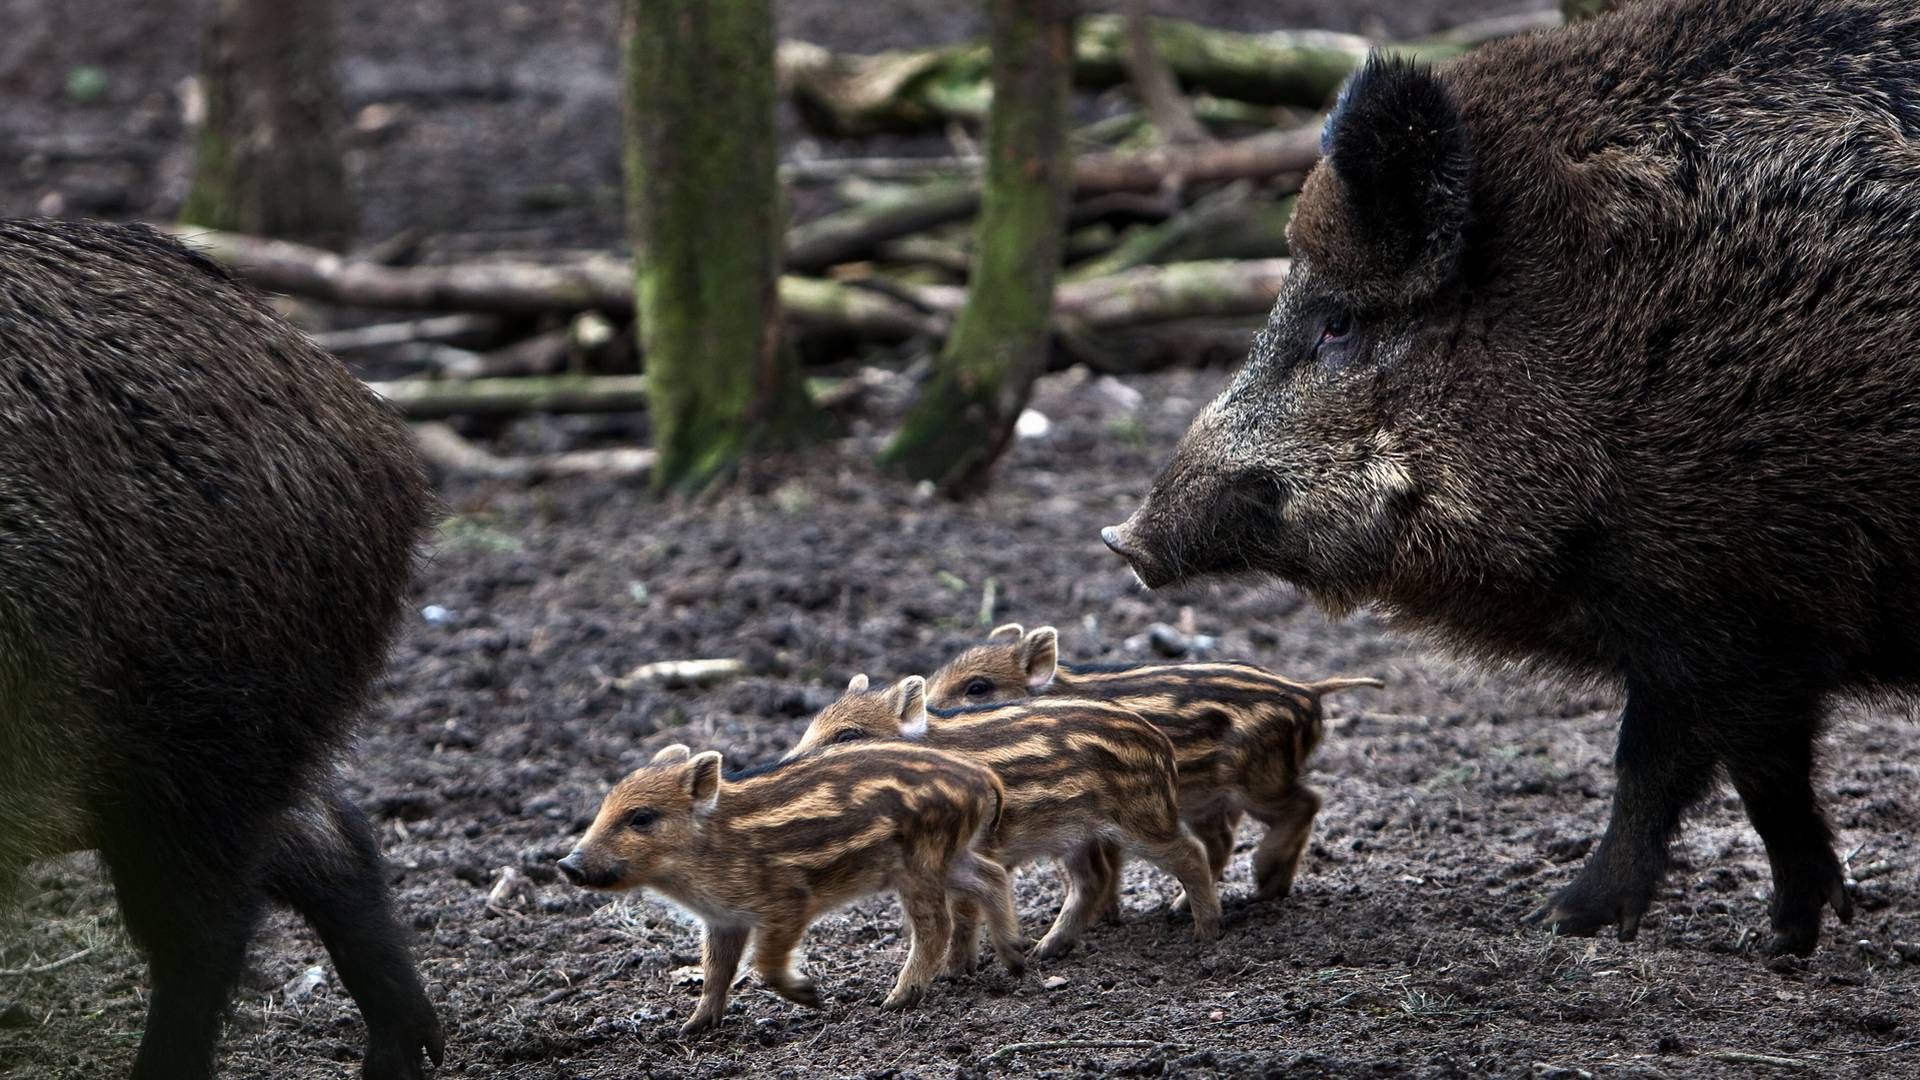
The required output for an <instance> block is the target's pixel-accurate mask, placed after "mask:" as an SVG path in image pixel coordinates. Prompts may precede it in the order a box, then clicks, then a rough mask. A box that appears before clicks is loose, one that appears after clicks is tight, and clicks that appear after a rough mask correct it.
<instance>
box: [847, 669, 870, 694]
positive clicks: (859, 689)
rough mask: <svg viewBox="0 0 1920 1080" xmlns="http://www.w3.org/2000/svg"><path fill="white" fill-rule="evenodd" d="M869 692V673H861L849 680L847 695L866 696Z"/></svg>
mask: <svg viewBox="0 0 1920 1080" xmlns="http://www.w3.org/2000/svg"><path fill="white" fill-rule="evenodd" d="M866 691H867V673H866V672H864V671H863V672H861V673H860V674H858V675H855V676H854V677H853V678H851V679H848V680H847V693H849V694H864V693H866Z"/></svg>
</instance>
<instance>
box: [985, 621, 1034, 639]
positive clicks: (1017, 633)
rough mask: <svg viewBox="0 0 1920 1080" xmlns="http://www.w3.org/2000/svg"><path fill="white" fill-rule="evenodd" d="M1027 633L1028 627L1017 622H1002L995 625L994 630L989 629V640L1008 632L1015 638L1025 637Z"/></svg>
mask: <svg viewBox="0 0 1920 1080" xmlns="http://www.w3.org/2000/svg"><path fill="white" fill-rule="evenodd" d="M1026 633H1027V631H1026V629H1025V628H1024V627H1022V626H1021V625H1020V624H1019V623H1017V622H1010V623H1002V624H1000V625H999V626H996V627H994V628H993V629H992V630H989V631H987V640H988V641H992V640H994V639H995V638H997V637H999V636H1000V635H1002V634H1007V635H1010V636H1012V637H1015V638H1021V637H1025V636H1026Z"/></svg>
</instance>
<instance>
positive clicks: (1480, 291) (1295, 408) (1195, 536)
mask: <svg viewBox="0 0 1920 1080" xmlns="http://www.w3.org/2000/svg"><path fill="white" fill-rule="evenodd" d="M1324 144H1325V147H1324V148H1325V151H1326V158H1325V160H1324V161H1323V162H1322V163H1321V164H1320V165H1319V166H1318V167H1317V168H1316V169H1315V170H1314V172H1313V173H1312V175H1311V176H1310V177H1309V178H1308V180H1307V183H1306V187H1305V190H1304V191H1303V192H1302V193H1301V196H1300V199H1299V203H1298V209H1297V211H1296V215H1295V218H1294V221H1293V225H1292V230H1291V235H1292V242H1293V248H1294V251H1295V253H1296V256H1297V258H1296V261H1295V263H1294V267H1293V271H1292V275H1291V277H1290V278H1289V280H1288V282H1287V284H1286V287H1285V288H1284V289H1283V290H1282V292H1281V294H1280V297H1279V299H1278V300H1277V301H1276V302H1275V304H1274V308H1273V313H1272V315H1271V317H1270V319H1269V321H1268V325H1267V328H1266V329H1265V330H1264V331H1263V332H1262V333H1261V334H1260V335H1259V337H1258V339H1257V341H1256V343H1255V345H1254V349H1253V352H1252V355H1251V357H1250V359H1249V360H1248V362H1247V365H1246V367H1245V368H1244V369H1243V370H1242V371H1240V372H1239V373H1238V375H1237V377H1236V378H1235V379H1234V380H1233V382H1232V383H1231V385H1230V386H1228V388H1227V389H1226V391H1225V392H1224V393H1222V394H1221V395H1220V397H1219V398H1218V399H1216V400H1215V401H1214V402H1213V403H1212V404H1210V405H1209V406H1208V407H1207V408H1206V409H1205V410H1204V411H1203V412H1202V413H1201V414H1200V416H1199V417H1198V418H1197V419H1196V420H1195V421H1194V424H1193V426H1192V428H1191V430H1189V431H1188V432H1187V434H1186V436H1185V437H1184V438H1183V439H1182V440H1181V442H1180V445H1179V446H1178V448H1177V449H1176V450H1175V451H1174V454H1173V458H1172V460H1171V461H1170V462H1169V463H1168V464H1167V466H1166V469H1165V471H1164V472H1163V473H1162V474H1161V476H1160V477H1159V479H1158V481H1157V482H1156V483H1155V485H1154V487H1153V489H1152V491H1151V493H1150V494H1149V495H1148V497H1147V500H1146V502H1145V504H1144V505H1143V506H1142V507H1141V508H1140V509H1139V510H1138V511H1136V512H1135V513H1134V514H1133V516H1132V517H1131V518H1129V519H1128V521H1127V522H1126V524H1124V525H1121V526H1119V527H1118V528H1110V529H1108V530H1105V531H1104V533H1103V536H1104V537H1105V539H1106V540H1107V543H1108V544H1109V545H1110V546H1111V547H1112V548H1113V549H1114V550H1115V551H1116V552H1118V553H1120V554H1121V555H1123V556H1125V557H1126V558H1127V559H1128V561H1129V562H1131V563H1132V565H1133V567H1134V569H1135V571H1136V572H1137V573H1138V574H1139V576H1140V578H1141V579H1142V580H1143V581H1144V582H1145V583H1147V584H1148V585H1150V586H1160V585H1165V584H1167V583H1169V582H1173V581H1177V580H1180V579H1184V578H1190V577H1194V576H1196V575H1209V574H1233V573H1240V572H1255V573H1261V574H1271V575H1277V576H1278V577H1281V578H1284V579H1286V580H1288V581H1291V582H1293V583H1295V584H1296V585H1298V586H1300V587H1301V588H1302V589H1303V590H1304V591H1306V592H1308V593H1309V594H1310V595H1312V596H1314V597H1315V598H1317V599H1318V600H1319V601H1320V602H1322V603H1323V604H1324V605H1325V606H1327V607H1329V608H1331V609H1333V610H1336V611H1339V610H1343V609H1347V608H1350V607H1352V606H1353V605H1355V604H1358V603H1362V602H1372V603H1375V604H1377V605H1379V607H1380V608H1381V609H1382V610H1384V611H1385V612H1387V613H1389V614H1390V615H1391V616H1393V617H1395V618H1397V619H1398V620H1399V621H1401V622H1403V623H1405V624H1407V625H1411V626H1414V627H1420V628H1424V629H1426V630H1429V631H1431V632H1433V633H1434V634H1435V635H1436V636H1437V637H1439V638H1441V639H1443V640H1445V641H1448V642H1450V643H1452V644H1453V645H1455V646H1457V647H1458V648H1460V649H1462V650H1464V651H1466V652H1468V653H1472V654H1477V655H1479V656H1482V657H1486V658H1490V659H1495V660H1516V659H1517V660H1520V661H1523V662H1527V663H1530V664H1532V665H1533V666H1535V667H1537V668H1540V669H1545V670H1551V671H1557V672H1559V673H1562V674H1568V675H1572V676H1574V677H1578V678H1586V679H1594V680H1603V681H1608V682H1613V683H1616V684H1618V685H1621V686H1622V687H1623V688H1624V691H1625V708H1624V711H1623V713H1622V715H1621V721H1620V741H1619V749H1618V753H1617V756H1616V758H1615V765H1616V769H1617V774H1618V785H1617V789H1616V791H1615V794H1614V803H1613V815H1612V820H1611V821H1610V822H1609V824H1608V827H1607V831H1606V834H1605V836H1604V837H1603V839H1602V840H1601V842H1600V844H1599V846H1598V847H1597V848H1596V849H1595V851H1594V853H1593V855H1592V856H1591V858H1590V859H1589V861H1588V863H1587V865H1586V867H1585V869H1584V870H1582V872H1581V873H1580V875H1579V877H1578V878H1576V879H1575V880H1574V881H1573V883H1572V884H1570V885H1569V886H1567V887H1566V888H1565V889H1563V890H1561V891H1560V892H1559V893H1558V894H1557V895H1555V896H1554V897H1553V898H1552V899H1551V900H1550V901H1549V902H1548V903H1547V905H1546V906H1545V907H1543V908H1542V909H1541V910H1540V911H1539V912H1538V913H1536V918H1537V919H1540V920H1542V921H1545V922H1548V923H1551V924H1553V925H1555V926H1558V927H1559V928H1560V929H1561V930H1563V931H1567V932H1571V933H1580V934H1586V933H1592V932H1595V931H1596V930H1598V929H1599V928H1601V927H1604V926H1607V925H1614V926H1617V927H1618V929H1619V932H1620V935H1621V937H1623V938H1630V937H1632V936H1633V934H1634V933H1635V931H1636V929H1637V927H1638V925H1639V923H1640V920H1641V917H1642V915H1643V913H1644V912H1645V911H1646V910H1647V906H1648V903H1649V901H1650V899H1651V897H1652V895H1653V892H1654V889H1655V887H1656V886H1657V884H1658V882H1659V880H1660V878H1661V875H1662V873H1663V871H1664V870H1665V868H1666V865H1667V845H1668V842H1669V840H1670V838H1671V837H1672V835H1673V834H1674V832H1675V831H1676V829H1677V827H1678V824H1679V822H1680V817H1681V814H1682V812H1683V811H1684V810H1685V809H1686V808H1687V807H1688V806H1689V805H1691V804H1693V803H1694V802H1696V801H1698V800H1699V799H1700V798H1701V797H1702V795H1703V794H1705V793H1706V792H1707V791H1708V789H1709V788H1710V787H1711V786H1712V784H1713V782H1714V777H1715V775H1716V772H1717V771H1719V770H1724V771H1725V773H1726V775H1727V776H1728V777H1729V778H1730V779H1731V780H1732V782H1733V786H1734V788H1735V789H1736V790H1737V791H1738V792H1739V794H1740V796H1741V799H1742V801H1743V802H1744V803H1745V805H1746V808H1747V814H1748V817H1749V819H1750V820H1751V821H1752V823H1753V826H1754V828H1755V829H1756V830H1757V831H1758V832H1759V834H1760V836H1761V838H1762V839H1763V840H1764V842H1765V844H1766V849H1767V855H1768V860H1769V862H1770V863H1771V864H1772V869H1773V879H1774V894H1773V903H1772V922H1773V929H1774V932H1775V933H1774V937H1773V939H1772V945H1771V947H1772V950H1773V951H1775V952H1792V953H1802V954H1804V953H1807V952H1810V951H1811V950H1812V949H1813V947H1814V945H1815V942H1816V941H1817V939H1818V936H1819V929H1820V919H1821V914H1822V908H1823V907H1824V906H1827V905H1831V906H1832V907H1833V908H1834V909H1835V911H1836V912H1837V913H1838V914H1839V915H1840V917H1841V918H1842V919H1843V920H1844V919H1846V918H1847V917H1848V915H1849V913H1850V903H1849V899H1848V895H1847V892H1846V889H1845V885H1844V878H1843V875H1842V873H1841V868H1840V864H1839V862H1838V860H1836V859H1835V857H1834V853H1833V842H1832V837H1831V834H1830V833H1829V831H1828V827H1827V824H1826V821H1825V820H1824V818H1823V817H1822V815H1821V812H1820V810H1819V808H1818V806H1817V804H1816V800H1815V796H1814V790H1813V784H1812V768H1813V761H1814V745H1815V741H1816V738H1817V736H1818V735H1819V733H1820V729H1821V725H1822V719H1823V717H1824V715H1825V713H1826V710H1827V706H1828V703H1829V701H1830V700H1831V699H1833V698H1834V697H1836V696H1840V695H1854V694H1869V695H1871V694H1876V693H1886V692H1899V691H1903V690H1910V689H1914V688H1916V686H1917V685H1920V277H1916V272H1917V268H1920V6H1916V5H1914V4H1912V3H1910V2H1908V0H1677V2H1673V3H1664V4H1657V3H1640V4H1630V5H1628V6H1627V7H1626V8H1625V9H1624V10H1621V11H1618V12H1616V13H1615V14H1613V15H1611V16H1606V17H1602V18H1600V19H1598V20H1595V21H1592V22H1589V23H1583V24H1581V25H1579V26H1575V27H1571V28H1568V29H1565V30H1562V31H1558V32H1553V33H1548V34H1542V35H1537V36H1532V37H1526V38H1522V39H1518V40H1513V41H1509V42H1506V43H1503V44H1498V45H1493V46H1489V47H1487V48H1485V49H1483V50H1481V51H1479V52H1477V53H1475V54H1473V55H1471V56H1468V57H1466V58H1464V59H1462V60H1460V61H1458V62H1457V63H1455V64H1453V65H1451V66H1449V67H1446V68H1444V69H1442V70H1440V71H1437V72H1429V71H1427V70H1423V69H1420V68H1417V67H1414V66H1410V65H1408V64H1406V63H1401V62H1397V61H1393V60H1387V59H1380V58H1375V59H1372V60H1370V61H1369V62H1368V63H1367V64H1366V65H1365V67H1364V68H1363V69H1362V70H1361V71H1360V72H1359V73H1358V74H1357V75H1356V76H1355V77H1354V78H1353V79H1352V81H1351V82H1350V84H1349V85H1348V87H1347V88H1346V90H1345V91H1344V93H1343V95H1342V97H1341V99H1340V101H1339V102H1338V103H1337V104H1336V105H1335V108H1334V110H1333V112H1332V115H1331V117H1330V118H1329V120H1328V122H1327V126H1326V132H1325V137H1324Z"/></svg>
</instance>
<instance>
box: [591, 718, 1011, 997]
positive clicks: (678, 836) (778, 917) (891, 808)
mask: <svg viewBox="0 0 1920 1080" xmlns="http://www.w3.org/2000/svg"><path fill="white" fill-rule="evenodd" d="M1005 802H1006V794H1005V791H1004V789H1003V788H1002V787H1001V784H1000V781H999V779H998V778H997V777H995V776H994V774H993V772H992V771H991V770H989V769H986V768H983V767H981V766H979V765H976V764H974V763H972V762H970V761H968V760H966V759H965V758H964V757H961V756H960V755H957V754H949V753H943V752H941V751H938V750H933V749H930V748H927V747H921V746H912V745H908V744H904V743H899V742H893V743H884V744H865V745H859V746H848V747H828V748H826V749H824V750H820V751H817V752H814V753H809V754H803V755H800V756H798V757H795V758H793V759H792V760H790V761H787V762H784V763H782V764H781V765H780V766H779V767H777V768H766V769H756V770H751V771H749V772H746V773H740V774H735V775H732V776H724V777H723V776H722V774H721V769H720V755H719V754H718V753H715V752H713V751H708V752H706V753H703V754H698V755H694V754H690V753H689V751H688V750H687V748H686V747H685V746H678V745H676V746H670V747H667V748H666V749H664V750H662V751H660V752H659V754H657V755H655V757H654V760H653V762H652V763H650V764H648V765H646V766H643V767H641V768H639V769H636V770H634V772H633V773H631V774H630V775H628V776H627V777H626V778H625V779H623V780H621V781H620V783H619V784H618V785H616V786H615V787H614V789H613V791H611V792H610V793H608V795H607V797H606V799H605V800H603V801H602V803H601V805H600V811H599V813H598V814H597V815H595V817H594V821H593V825H592V826H591V827H590V828H589V829H588V830H587V834H586V836H585V837H583V838H582V839H581V841H580V843H579V844H578V845H577V846H576V847H575V848H574V850H573V852H572V853H571V854H569V855H568V856H567V857H566V858H565V859H563V860H561V863H560V868H561V870H562V871H563V872H564V873H565V874H566V875H567V877H568V879H569V880H571V881H573V882H575V883H576V884H580V885H585V886H588V887H591V888H601V889H636V888H643V887H644V888H648V889H652V890H654V891H655V892H658V893H659V894H661V895H662V896H665V897H666V898H668V899H669V900H672V901H673V902H675V903H677V904H679V905H680V906H681V907H684V908H686V909H687V910H688V911H690V912H692V913H693V914H695V915H697V916H698V917H699V918H700V919H701V921H702V922H703V923H704V924H705V927H706V931H705V934H704V938H703V947H702V957H703V960H702V965H703V969H704V974H705V979H706V982H705V986H704V989H703V991H702V994H701V998H700V1007H699V1009H698V1010H696V1011H695V1013H694V1015H693V1017H692V1018H691V1019H690V1020H688V1021H687V1023H686V1025H685V1026H684V1027H682V1029H681V1032H682V1034H687V1035H691V1034H694V1033H696V1032H699V1031H703V1030H705V1029H707V1028H710V1027H713V1026H715V1025H717V1024H718V1023H719V1022H720V1018H721V1015H722V1014H723V1013H724V1012H725V1011H726V1006H727V996H728V992H729V990H730V988H731V987H732V984H733V978H734V972H735V971H736V970H737V968H738V966H739V962H740V958H741V954H742V953H743V952H744V950H745V948H746V945H747V941H748V939H749V937H751V938H752V939H753V941H754V967H755V969H756V970H757V971H758V972H759V973H760V977H761V978H763V979H765V980H766V982H767V984H768V985H769V986H771V987H772V988H773V989H774V990H775V991H776V992H777V993H779V994H780V995H781V996H783V997H786V998H788V999H789V1000H792V1001H796V1002H799V1003H800V1004H803V1005H807V1006H810V1007H816V1008H817V1007H818V1006H819V1004H820V1000H819V994H818V993H817V992H816V991H815V989H814V986H813V981H812V980H811V979H809V978H807V977H806V976H804V975H801V974H799V973H797V972H795V971H794V970H793V951H794V949H795V948H796V947H797V946H798V945H799V943H800V938H801V935H802V934H804V933H805V932H806V929H807V927H808V926H809V925H810V924H811V923H812V922H813V921H814V920H815V919H817V918H819V917H820V916H821V915H824V914H826V913H827V912H829V911H832V910H833V909H834V908H837V907H840V906H842V905H844V904H848V903H851V902H853V901H854V900H858V899H860V898H861V897H864V896H871V895H873V894H874V893H879V892H894V893H897V894H898V895H899V897H900V904H901V907H902V908H903V909H904V911H905V913H906V916H907V921H908V926H909V927H910V929H911V931H912V937H913V943H912V946H911V948H910V949H909V951H908V955H907V960H906V962H905V964H903V965H902V966H901V969H900V975H899V978H898V980H897V981H896V982H895V984H894V988H893V991H892V993H890V994H888V995H887V999H886V1002H885V1004H886V1007H887V1008H894V1009H897V1008H905V1007H907V1006H909V1005H912V1004H914V1003H915V1002H917V1001H918V1000H919V999H920V998H921V996H922V995H924V994H925V993H926V990H927V988H928V986H929V985H931V983H932V981H933V977H934V975H935V973H936V972H937V971H938V970H939V967H940V965H941V961H942V959H943V958H944V957H945V955H946V953H947V949H948V943H949V941H950V939H951V935H952V926H953V923H952V919H951V916H950V914H949V906H950V903H951V902H953V901H958V902H960V903H962V904H964V905H966V906H967V908H968V910H981V909H984V910H985V912H986V914H987V925H988V930H989V935H990V937H991V939H992V942H993V948H994V952H995V954H996V955H997V956H999V957H1000V959H1001V961H1002V962H1003V963H1005V964H1006V966H1007V969H1008V970H1009V971H1012V972H1015V973H1018V972H1019V971H1020V970H1021V969H1022V967H1023V966H1024V961H1023V959H1022V957H1021V949H1022V947H1023V944H1024V943H1023V942H1021V941H1020V939H1019V928H1018V926H1017V925H1016V924H1015V921H1014V912H1013V895H1012V893H1011V892H1010V891H1009V883H1008V878H1007V872H1006V870H1005V869H1004V868H1003V867H1002V866H1001V865H1000V864H999V863H997V862H995V861H994V860H993V859H992V858H991V857H990V856H989V855H987V854H983V852H986V851H989V850H991V848H992V847H993V844H994V834H995V830H996V828H997V827H998V823H999V821H1000V817H1001V814H1002V812H1003V809H1004V805H1005Z"/></svg>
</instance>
